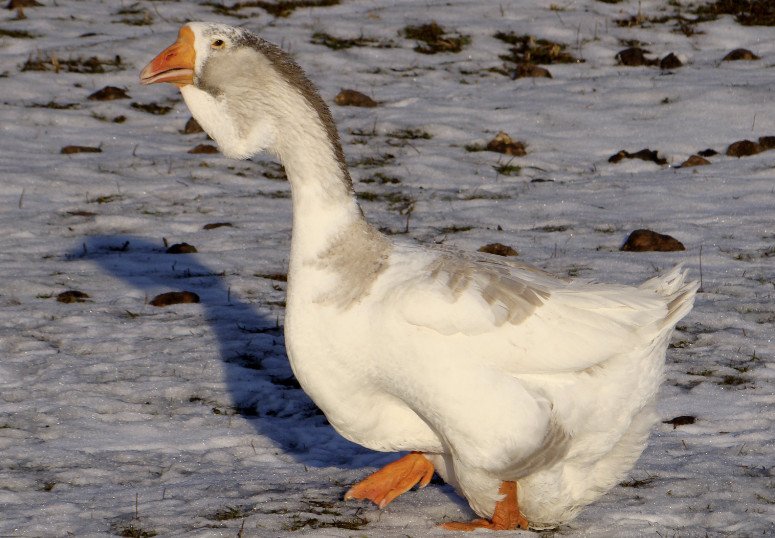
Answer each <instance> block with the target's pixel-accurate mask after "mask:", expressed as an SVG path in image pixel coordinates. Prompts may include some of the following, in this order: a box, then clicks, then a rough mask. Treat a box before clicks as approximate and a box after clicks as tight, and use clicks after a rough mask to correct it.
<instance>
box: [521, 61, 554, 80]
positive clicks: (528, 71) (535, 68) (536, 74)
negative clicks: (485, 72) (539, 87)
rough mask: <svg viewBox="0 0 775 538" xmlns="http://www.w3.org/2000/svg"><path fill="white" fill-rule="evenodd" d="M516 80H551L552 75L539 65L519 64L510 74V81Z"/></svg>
mask: <svg viewBox="0 0 775 538" xmlns="http://www.w3.org/2000/svg"><path fill="white" fill-rule="evenodd" d="M518 78H552V74H551V73H550V72H549V70H548V69H546V68H544V67H541V66H540V65H533V64H520V65H518V66H517V68H516V69H515V70H514V72H513V73H511V79H512V80H515V79H518Z"/></svg>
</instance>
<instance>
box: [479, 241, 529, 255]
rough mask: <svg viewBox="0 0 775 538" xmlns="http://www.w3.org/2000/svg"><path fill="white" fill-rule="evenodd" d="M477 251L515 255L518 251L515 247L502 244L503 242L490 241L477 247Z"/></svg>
mask: <svg viewBox="0 0 775 538" xmlns="http://www.w3.org/2000/svg"><path fill="white" fill-rule="evenodd" d="M478 250H479V252H486V253H487V254H495V255H496V256H506V257H511V256H517V255H518V254H519V253H518V252H517V251H516V249H514V248H512V247H510V246H508V245H504V244H503V243H490V244H488V245H484V246H481V247H479V249H478Z"/></svg>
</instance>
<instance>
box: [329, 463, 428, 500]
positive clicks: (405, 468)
mask: <svg viewBox="0 0 775 538" xmlns="http://www.w3.org/2000/svg"><path fill="white" fill-rule="evenodd" d="M433 471H434V469H433V464H432V463H431V462H430V461H429V460H428V458H426V457H425V456H423V455H422V454H421V453H419V452H412V453H411V454H407V455H406V456H404V457H403V458H401V459H399V460H398V461H394V462H393V463H389V464H387V465H385V466H384V467H383V468H382V469H380V470H379V471H377V472H375V473H373V474H371V475H369V476H368V477H366V478H365V479H364V480H361V481H360V482H358V483H357V484H355V485H354V486H353V487H351V488H350V489H349V491H348V492H347V493H345V495H344V500H346V501H349V500H350V499H368V500H370V501H372V502H373V503H374V504H376V505H377V506H379V507H380V508H385V506H387V505H388V504H389V503H390V502H391V501H392V500H393V499H395V498H396V497H398V496H399V495H401V494H402V493H406V492H407V491H409V490H410V489H412V488H413V487H414V486H415V484H417V483H418V482H419V484H420V487H421V488H424V487H425V486H427V485H428V483H429V482H430V481H431V478H432V477H433Z"/></svg>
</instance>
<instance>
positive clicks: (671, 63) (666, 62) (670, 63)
mask: <svg viewBox="0 0 775 538" xmlns="http://www.w3.org/2000/svg"><path fill="white" fill-rule="evenodd" d="M679 67H683V62H682V61H681V60H679V59H678V56H676V55H675V54H673V53H672V52H671V53H670V54H668V55H667V56H665V57H664V58H662V60H660V62H659V68H660V69H678V68H679Z"/></svg>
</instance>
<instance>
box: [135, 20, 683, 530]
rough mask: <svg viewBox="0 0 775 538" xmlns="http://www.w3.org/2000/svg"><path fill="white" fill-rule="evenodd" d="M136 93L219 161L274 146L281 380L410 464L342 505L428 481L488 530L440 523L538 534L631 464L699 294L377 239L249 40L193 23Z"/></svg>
mask: <svg viewBox="0 0 775 538" xmlns="http://www.w3.org/2000/svg"><path fill="white" fill-rule="evenodd" d="M141 80H142V82H143V83H144V84H151V83H156V82H170V83H173V84H176V85H177V86H178V87H179V88H180V91H181V93H182V94H183V98H184V99H185V101H186V103H187V105H188V107H189V108H190V109H191V112H192V114H193V115H194V117H195V118H196V119H197V120H198V121H199V123H200V124H201V125H202V127H203V128H204V129H205V130H206V131H207V132H208V133H209V134H210V136H212V138H213V139H215V141H216V142H217V143H218V145H219V146H220V148H221V151H222V152H223V153H224V154H225V155H227V156H230V157H235V158H247V157H250V156H251V155H254V154H256V153H258V152H260V151H264V150H267V151H269V152H271V153H273V154H274V155H276V156H277V157H279V159H280V160H281V161H282V163H283V164H284V165H285V169H286V171H287V174H288V178H289V181H290V183H291V187H292V192H293V234H292V240H291V256H290V267H289V274H288V298H287V312H286V318H285V335H286V346H287V350H288V358H289V360H290V363H291V366H292V368H293V371H294V373H295V375H296V377H297V378H298V380H299V383H300V384H301V386H302V387H303V388H304V390H305V391H307V393H309V395H310V396H311V397H312V399H313V400H314V401H315V402H316V403H317V405H318V406H319V407H320V409H322V410H323V412H324V413H325V414H326V416H327V417H328V420H329V421H330V423H331V424H332V425H333V427H334V428H336V430H337V431H338V432H339V433H341V434H342V435H343V436H344V437H346V438H347V439H350V440H352V441H354V442H356V443H360V444H361V445H364V446H366V447H369V448H372V449H374V450H381V451H411V453H410V454H408V455H406V456H404V457H402V458H401V459H399V460H398V461H396V462H394V463H392V464H390V465H388V466H386V467H385V468H383V469H381V470H379V471H377V472H376V473H374V474H372V475H371V476H369V477H368V478H366V479H365V480H363V481H362V482H360V483H358V484H357V485H355V486H354V487H352V488H351V489H350V490H349V491H348V492H347V494H346V497H345V498H346V499H369V500H371V501H373V502H374V503H376V504H378V505H379V506H380V507H384V506H385V505H386V504H388V503H389V502H391V501H392V500H393V499H394V498H396V497H397V496H398V495H401V494H402V493H404V492H406V491H408V490H409V489H411V488H412V487H413V486H414V485H416V484H418V483H419V485H420V487H424V486H425V485H427V484H428V482H429V481H430V479H431V476H432V475H433V472H434V471H435V472H437V473H438V474H439V475H440V476H441V477H442V478H443V479H444V480H445V481H447V482H448V483H450V484H453V485H454V486H455V488H456V489H457V491H459V492H460V493H461V494H462V495H463V496H465V498H466V499H467V500H468V502H469V504H470V505H471V508H472V509H473V510H474V511H475V512H476V513H477V514H479V515H480V516H482V517H483V518H486V519H477V520H474V521H473V522H466V523H446V524H445V525H444V526H445V527H446V528H450V529H460V530H469V529H474V528H477V527H486V528H490V529H513V528H516V527H521V528H527V526H528V524H529V525H530V526H532V527H534V528H540V527H547V526H555V525H557V524H560V523H564V522H567V521H568V520H570V519H572V518H573V517H574V516H575V515H576V514H577V513H578V511H579V510H580V509H581V508H582V507H583V506H585V505H587V504H589V503H591V502H593V501H594V500H595V499H597V498H598V497H600V496H601V495H603V494H604V493H605V492H606V491H607V490H608V489H609V488H611V487H612V486H614V485H615V484H616V483H617V482H619V481H620V480H621V479H622V478H623V477H624V475H625V474H626V473H627V471H628V470H629V469H630V468H631V467H632V466H633V465H634V463H635V461H636V460H637V458H638V457H639V455H640V453H641V451H642V450H643V448H644V446H645V443H646V438H647V437H648V434H649V430H650V427H651V425H652V424H653V422H654V418H655V414H654V411H653V401H654V398H655V394H656V392H657V390H658V389H659V385H660V382H661V379H662V374H663V365H664V357H665V349H666V347H667V343H668V339H669V337H670V334H671V332H672V330H673V327H674V326H675V324H676V322H678V320H679V319H681V318H682V317H683V316H684V315H686V314H687V313H688V312H689V310H690V309H691V307H692V303H693V300H694V295H695V292H696V290H697V284H696V283H695V282H688V283H687V282H685V281H684V279H685V274H684V273H683V272H681V271H680V270H679V269H678V268H676V269H673V270H672V271H671V272H669V273H668V274H667V275H666V276H663V277H661V278H654V279H651V280H649V281H647V282H645V283H644V284H642V285H640V286H638V287H626V286H619V285H607V284H594V283H588V282H577V281H576V282H574V281H566V280H560V279H557V278H555V277H553V276H551V275H549V274H547V273H545V272H543V271H541V270H539V269H536V268H533V267H530V266H528V265H524V264H521V263H515V262H512V261H506V260H505V259H503V258H499V257H495V256H487V255H480V254H475V255H471V254H462V253H459V252H452V251H448V250H440V249H437V248H422V247H418V246H415V245H408V244H404V243H400V242H396V241H394V240H392V239H389V238H387V237H385V236H383V235H382V234H380V233H379V232H378V231H377V230H375V229H374V228H373V227H372V226H370V225H369V224H368V223H367V222H366V221H365V219H364V217H363V214H362V213H361V211H360V209H359V207H358V205H357V203H356V201H355V197H354V195H353V188H352V182H351V180H350V176H349V173H348V170H347V165H346V164H345V160H344V156H343V153H342V148H341V145H340V142H339V137H338V135H337V132H336V127H335V126H334V123H333V120H332V118H331V114H330V112H329V110H328V108H327V107H326V105H325V104H324V102H323V100H322V99H321V98H320V96H319V95H318V93H317V91H316V90H315V88H314V87H313V85H312V84H311V83H310V82H309V81H308V80H307V78H306V76H305V75H304V73H303V72H302V70H301V69H300V68H299V67H298V66H297V65H296V63H294V61H293V60H292V59H291V58H290V57H289V56H288V55H287V54H285V53H284V52H283V51H281V50H280V49H279V48H278V47H276V46H274V45H272V44H271V43H268V42H266V41H264V40H262V39H260V38H259V37H257V36H255V35H253V34H252V33H250V32H248V31H247V30H245V29H242V28H233V27H230V26H226V25H222V24H207V23H189V24H186V25H185V26H183V27H182V28H181V30H180V33H179V34H178V39H177V41H176V42H175V43H174V44H173V45H171V46H170V47H168V48H167V49H165V50H164V51H163V52H161V53H160V54H159V55H158V56H157V57H156V58H155V59H154V60H153V61H151V63H150V64H148V66H147V67H146V68H145V69H144V70H143V72H142V74H141ZM517 497H518V498H519V503H518V502H517ZM528 522H529V523H528Z"/></svg>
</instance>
